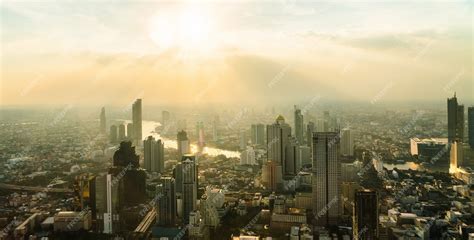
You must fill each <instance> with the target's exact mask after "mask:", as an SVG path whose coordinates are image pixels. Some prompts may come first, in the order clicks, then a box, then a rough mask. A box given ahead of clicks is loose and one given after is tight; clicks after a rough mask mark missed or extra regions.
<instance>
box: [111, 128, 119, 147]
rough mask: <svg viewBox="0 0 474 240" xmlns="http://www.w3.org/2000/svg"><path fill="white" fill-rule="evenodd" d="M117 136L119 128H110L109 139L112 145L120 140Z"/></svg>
mask: <svg viewBox="0 0 474 240" xmlns="http://www.w3.org/2000/svg"><path fill="white" fill-rule="evenodd" d="M117 134H118V133H117V126H115V125H112V126H110V133H109V138H110V142H111V143H116V142H117V140H118V136H117Z"/></svg>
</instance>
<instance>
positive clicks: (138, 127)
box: [132, 98, 143, 145]
mask: <svg viewBox="0 0 474 240" xmlns="http://www.w3.org/2000/svg"><path fill="white" fill-rule="evenodd" d="M132 122H133V137H134V142H135V144H136V145H139V144H141V142H142V139H143V138H142V99H140V98H139V99H137V100H135V102H134V103H133V105H132Z"/></svg>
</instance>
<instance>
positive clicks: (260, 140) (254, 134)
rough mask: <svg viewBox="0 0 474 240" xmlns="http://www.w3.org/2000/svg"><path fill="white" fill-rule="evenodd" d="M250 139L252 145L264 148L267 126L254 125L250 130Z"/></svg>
mask: <svg viewBox="0 0 474 240" xmlns="http://www.w3.org/2000/svg"><path fill="white" fill-rule="evenodd" d="M250 135H251V138H252V139H250V140H251V141H252V144H255V145H258V146H263V145H264V144H265V125H263V124H261V123H259V124H252V126H251V128H250Z"/></svg>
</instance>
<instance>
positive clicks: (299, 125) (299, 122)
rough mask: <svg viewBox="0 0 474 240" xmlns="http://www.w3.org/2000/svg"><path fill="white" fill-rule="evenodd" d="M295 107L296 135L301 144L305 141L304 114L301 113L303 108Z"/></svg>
mask: <svg viewBox="0 0 474 240" xmlns="http://www.w3.org/2000/svg"><path fill="white" fill-rule="evenodd" d="M294 108H295V119H294V120H295V137H296V140H298V143H299V144H303V143H304V138H303V115H302V114H301V110H300V109H298V108H297V107H296V106H294Z"/></svg>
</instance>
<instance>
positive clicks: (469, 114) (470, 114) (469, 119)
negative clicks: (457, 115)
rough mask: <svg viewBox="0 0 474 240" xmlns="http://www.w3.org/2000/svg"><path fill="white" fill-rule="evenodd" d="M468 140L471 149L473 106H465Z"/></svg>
mask: <svg viewBox="0 0 474 240" xmlns="http://www.w3.org/2000/svg"><path fill="white" fill-rule="evenodd" d="M467 125H468V134H467V135H468V139H469V140H468V142H469V146H471V149H474V107H469V108H467Z"/></svg>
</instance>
